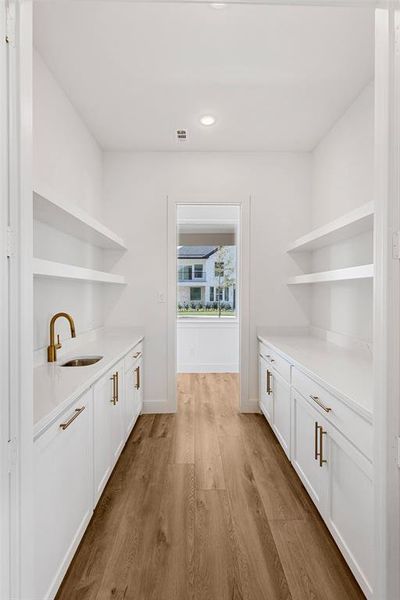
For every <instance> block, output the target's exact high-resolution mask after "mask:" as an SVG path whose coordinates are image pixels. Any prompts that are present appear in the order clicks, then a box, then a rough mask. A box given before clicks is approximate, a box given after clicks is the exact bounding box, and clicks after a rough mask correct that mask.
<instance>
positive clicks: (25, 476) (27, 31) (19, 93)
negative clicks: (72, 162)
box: [8, 0, 34, 600]
mask: <svg viewBox="0 0 400 600" xmlns="http://www.w3.org/2000/svg"><path fill="white" fill-rule="evenodd" d="M10 4H12V6H13V8H14V9H15V11H14V12H15V20H14V22H15V32H14V33H15V36H14V37H13V39H12V40H11V42H10V43H9V44H8V58H9V60H8V64H9V106H10V111H9V114H10V117H9V148H8V153H9V156H8V160H9V166H10V168H9V205H10V213H9V225H10V227H11V230H12V233H13V252H12V256H11V258H10V261H9V294H10V303H9V306H10V314H9V327H10V331H12V335H11V336H10V346H9V361H10V362H9V364H10V371H9V373H10V374H9V378H10V379H9V380H10V407H11V408H10V437H11V439H14V440H15V447H16V466H15V473H14V476H13V472H12V473H11V482H12V487H11V509H12V512H11V527H12V534H11V554H10V561H11V592H10V595H11V598H13V599H14V598H24V599H26V600H30V599H31V598H33V596H34V593H33V478H32V475H33V459H32V457H33V352H32V348H33V306H32V297H33V290H32V222H33V221H32V2H31V0H25V1H24V2H21V1H19V0H12V1H11V2H10Z"/></svg>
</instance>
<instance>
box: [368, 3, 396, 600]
mask: <svg viewBox="0 0 400 600" xmlns="http://www.w3.org/2000/svg"><path fill="white" fill-rule="evenodd" d="M397 6H398V4H397ZM399 25H400V12H399V9H398V8H397V9H396V10H394V9H391V10H383V9H381V10H377V11H376V27H375V45H376V46H375V54H376V61H375V257H374V260H375V269H376V276H375V294H374V354H375V357H376V358H375V361H374V427H375V436H374V439H375V445H374V466H375V481H374V489H375V544H374V547H375V557H374V565H375V567H376V577H375V584H374V588H375V590H374V596H375V597H376V598H377V599H378V600H392V599H393V600H394V598H399V597H400V581H399V563H400V513H399V509H400V497H399V493H400V492H399V486H400V480H399V468H398V466H397V456H396V451H397V449H396V437H397V436H398V435H399V431H400V408H399V396H400V381H399V362H400V351H399V344H400V335H399V327H400V314H399V313H400V300H399V286H400V273H399V271H400V263H399V260H393V258H392V233H393V232H396V231H398V230H399V229H400V191H399V188H400V152H399V144H400V129H399V120H400V106H399V105H400V93H399V86H400V60H399V45H400V31H399ZM396 27H397V29H396ZM396 47H397V53H396Z"/></svg>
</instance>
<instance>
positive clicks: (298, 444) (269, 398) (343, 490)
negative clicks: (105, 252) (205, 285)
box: [259, 343, 374, 598]
mask: <svg viewBox="0 0 400 600" xmlns="http://www.w3.org/2000/svg"><path fill="white" fill-rule="evenodd" d="M287 358H288V357H287ZM316 379H317V377H316V378H315V379H314V378H313V377H311V376H310V375H309V374H308V373H305V372H304V370H303V368H302V366H301V365H300V364H299V363H296V361H293V362H292V366H291V367H290V363H289V362H288V360H287V359H286V358H285V357H283V356H280V354H279V353H278V352H276V350H275V348H272V347H271V348H270V347H269V346H268V345H267V344H264V343H260V346H259V386H260V408H261V410H262V412H263V413H264V415H265V417H266V418H267V420H268V421H269V423H270V425H271V426H272V429H273V431H274V432H275V434H276V436H277V439H278V440H279V442H280V443H281V445H282V447H283V449H284V450H285V452H286V454H287V456H288V457H289V459H290V460H291V462H292V465H293V467H294V469H295V470H296V472H297V474H298V476H299V477H300V479H301V481H302V482H303V484H304V486H305V488H306V490H307V491H308V493H309V494H310V496H311V498H312V500H313V501H314V503H315V505H316V507H317V508H318V510H319V512H320V514H321V516H322V518H323V519H324V521H325V523H326V525H327V527H328V528H329V530H330V532H331V534H332V536H333V537H334V539H335V541H336V543H337V545H338V546H339V548H340V550H341V552H342V554H343V556H344V557H345V559H346V561H347V563H348V565H349V566H350V568H351V570H352V571H353V573H354V575H355V577H356V579H357V581H358V583H359V584H360V586H361V588H362V590H363V592H364V593H365V595H366V596H367V598H372V597H373V573H374V568H373V535H371V532H372V531H373V514H374V511H373V496H374V494H373V473H372V462H371V457H372V444H373V429H372V424H371V423H370V422H369V421H368V419H367V418H366V417H365V416H364V415H363V414H362V413H361V414H360V413H358V412H356V411H355V410H353V409H352V408H351V406H349V405H347V404H346V403H344V402H343V401H342V400H341V398H340V397H339V394H338V395H336V394H334V393H333V392H332V391H328V390H327V389H326V388H325V387H324V386H323V385H322V384H321V380H320V382H319V383H318V381H316Z"/></svg>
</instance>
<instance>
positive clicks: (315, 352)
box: [258, 330, 373, 422]
mask: <svg viewBox="0 0 400 600" xmlns="http://www.w3.org/2000/svg"><path fill="white" fill-rule="evenodd" d="M258 339H259V340H260V341H261V342H264V343H266V344H269V345H270V346H273V347H274V349H275V350H276V352H278V353H279V354H281V355H283V356H284V357H285V358H286V359H287V360H288V361H289V362H291V363H292V364H294V365H295V366H297V367H298V368H299V369H300V370H301V371H303V372H304V373H306V374H307V375H310V376H311V377H312V378H313V379H314V380H315V381H316V382H317V383H320V385H322V386H323V387H325V388H326V389H328V391H330V392H331V393H333V394H334V395H336V396H337V397H338V398H340V399H341V400H342V401H343V402H345V403H346V404H348V405H349V406H351V407H352V408H353V409H354V410H355V411H356V412H358V413H359V414H360V415H361V416H363V417H364V418H366V419H367V420H368V421H371V422H372V413H373V373H372V368H373V363H372V353H370V352H368V351H367V350H365V351H363V350H353V349H351V350H350V349H348V348H342V347H341V346H337V345H336V344H333V343H331V342H327V341H325V340H323V339H320V338H318V337H313V336H303V335H293V336H279V335H269V334H268V333H266V332H263V331H262V330H261V331H258Z"/></svg>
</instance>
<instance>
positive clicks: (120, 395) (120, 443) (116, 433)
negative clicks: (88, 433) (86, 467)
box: [110, 363, 126, 466]
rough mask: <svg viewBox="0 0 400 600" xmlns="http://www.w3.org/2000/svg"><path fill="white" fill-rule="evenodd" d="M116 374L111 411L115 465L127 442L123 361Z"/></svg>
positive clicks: (114, 372) (115, 370)
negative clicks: (114, 400) (114, 398)
mask: <svg viewBox="0 0 400 600" xmlns="http://www.w3.org/2000/svg"><path fill="white" fill-rule="evenodd" d="M113 374H114V375H115V379H114V385H115V397H116V402H115V404H114V403H113V404H112V408H113V410H112V411H111V420H110V425H111V449H112V463H113V466H114V464H115V462H116V461H117V460H118V457H119V455H120V454H121V451H122V448H123V447H124V443H125V439H126V438H125V428H124V391H125V390H124V380H123V377H124V369H123V363H119V364H118V365H117V366H116V367H115V369H114V371H113Z"/></svg>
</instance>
